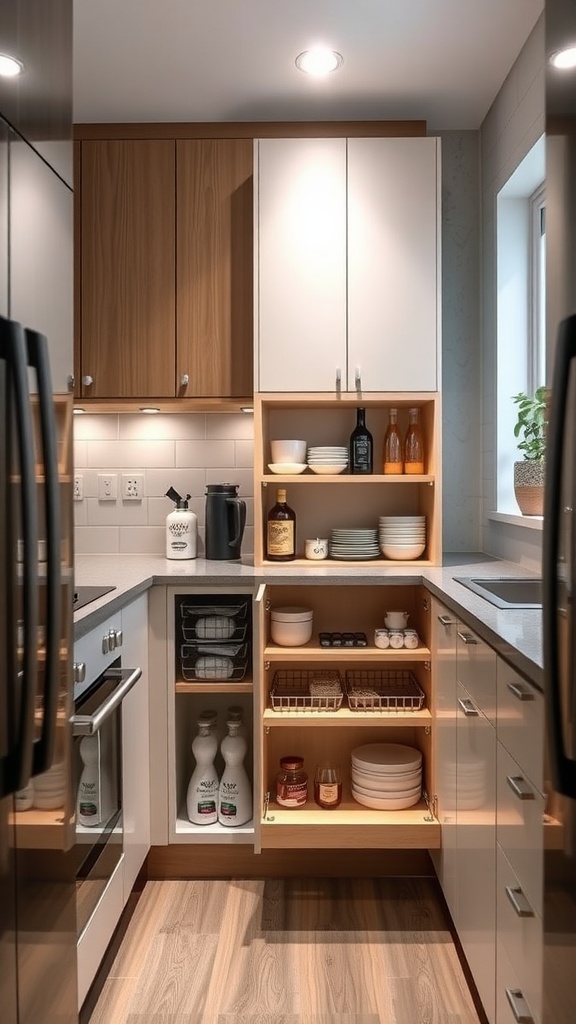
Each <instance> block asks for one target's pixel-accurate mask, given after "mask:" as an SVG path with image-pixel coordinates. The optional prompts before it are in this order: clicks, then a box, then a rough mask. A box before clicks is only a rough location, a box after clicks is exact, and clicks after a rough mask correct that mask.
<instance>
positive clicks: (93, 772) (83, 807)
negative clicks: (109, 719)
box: [76, 733, 102, 827]
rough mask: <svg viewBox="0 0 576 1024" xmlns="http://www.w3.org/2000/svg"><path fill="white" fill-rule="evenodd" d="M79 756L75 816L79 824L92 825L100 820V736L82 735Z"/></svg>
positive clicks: (97, 823) (96, 734)
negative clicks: (81, 765)
mask: <svg viewBox="0 0 576 1024" xmlns="http://www.w3.org/2000/svg"><path fill="white" fill-rule="evenodd" d="M80 757H81V758H82V763H83V765H84V768H83V769H82V774H81V776H80V783H79V786H78V801H77V807H76V812H77V817H78V822H79V824H80V825H87V826H89V827H93V826H94V825H99V824H100V823H101V821H102V789H101V784H100V766H99V760H100V736H99V735H98V733H95V734H94V735H93V736H83V737H82V739H81V740H80Z"/></svg>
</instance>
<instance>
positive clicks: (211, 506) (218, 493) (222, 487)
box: [206, 484, 246, 559]
mask: <svg viewBox="0 0 576 1024" xmlns="http://www.w3.org/2000/svg"><path fill="white" fill-rule="evenodd" d="M239 486H240V485H239V484H206V558H214V559H225V558H227V559H235V558H240V546H241V544H242V537H243V535H244V526H245V524H246V502H245V501H242V498H239V497H238V487H239Z"/></svg>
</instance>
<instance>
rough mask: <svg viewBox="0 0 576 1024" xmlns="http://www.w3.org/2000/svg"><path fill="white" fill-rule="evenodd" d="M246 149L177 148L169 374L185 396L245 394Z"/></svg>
mask: <svg viewBox="0 0 576 1024" xmlns="http://www.w3.org/2000/svg"><path fill="white" fill-rule="evenodd" d="M252 150H253V147H252V141H251V140H250V139H202V140H195V139H193V140H181V141H180V140H179V141H178V142H177V148H176V164H177V175H176V209H177V227H176V268H177V270H176V275H177V276H176V353H177V358H176V373H177V385H179V391H178V393H179V394H180V395H185V396H186V397H189V398H191V397H202V398H210V397H231V398H235V397H244V396H248V395H251V394H252V390H253V383H252V358H253V357H252V351H253V293H252V288H253V285H252V281H253V255H252V244H253V216H254V215H253V188H252V167H253V155H252ZM185 375H186V376H187V377H188V384H187V385H183V386H181V387H180V380H181V378H182V377H183V376H185Z"/></svg>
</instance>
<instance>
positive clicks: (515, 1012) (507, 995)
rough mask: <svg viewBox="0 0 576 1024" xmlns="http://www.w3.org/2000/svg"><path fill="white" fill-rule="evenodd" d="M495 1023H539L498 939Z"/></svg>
mask: <svg viewBox="0 0 576 1024" xmlns="http://www.w3.org/2000/svg"><path fill="white" fill-rule="evenodd" d="M496 957H497V964H496V1024H519V1022H520V1021H521V1022H522V1024H540V1021H539V1019H538V1017H536V1016H535V1014H534V1013H533V1011H532V1007H531V1006H530V1005H529V1003H528V1000H527V999H526V996H525V994H524V992H523V991H522V987H521V985H520V982H519V981H518V978H517V976H516V974H515V971H514V968H513V967H512V964H511V963H510V959H509V957H508V954H507V953H506V949H505V948H504V946H503V945H502V943H501V942H500V941H498V942H497V947H496Z"/></svg>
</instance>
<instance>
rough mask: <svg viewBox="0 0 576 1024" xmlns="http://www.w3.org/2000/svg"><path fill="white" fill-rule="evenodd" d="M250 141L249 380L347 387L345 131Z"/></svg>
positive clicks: (270, 386)
mask: <svg viewBox="0 0 576 1024" xmlns="http://www.w3.org/2000/svg"><path fill="white" fill-rule="evenodd" d="M255 145H256V154H255V157H256V159H255V165H256V168H257V173H256V179H255V190H254V191H255V201H256V211H257V214H256V215H257V223H256V225H255V232H254V234H255V239H256V240H257V242H256V251H257V254H258V255H257V262H256V267H255V281H256V289H257V291H256V295H257V301H256V311H255V312H256V317H255V320H256V324H257V351H256V363H257V366H259V371H257V374H258V375H257V379H256V384H255V389H256V390H257V391H292V392H294V391H334V390H335V389H336V373H337V371H338V369H339V370H340V373H341V376H342V382H343V383H342V387H343V388H344V390H345V389H346V139H265V140H260V141H258V142H256V144H255Z"/></svg>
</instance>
